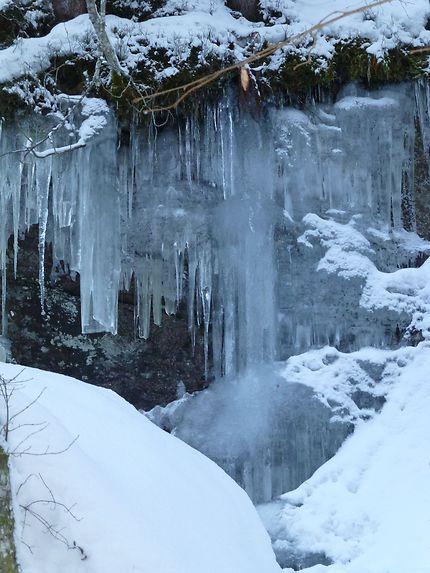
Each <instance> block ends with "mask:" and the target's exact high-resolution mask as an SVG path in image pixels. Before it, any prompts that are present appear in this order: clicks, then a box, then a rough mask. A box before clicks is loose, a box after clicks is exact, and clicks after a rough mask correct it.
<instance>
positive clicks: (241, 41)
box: [0, 0, 430, 83]
mask: <svg viewBox="0 0 430 573" xmlns="http://www.w3.org/2000/svg"><path fill="white" fill-rule="evenodd" d="M369 3H370V2H350V1H349V0H307V1H302V0H300V1H297V0H264V1H263V2H262V3H261V4H262V8H263V11H266V12H267V11H270V10H275V11H277V12H280V13H281V14H282V17H281V18H278V20H277V21H276V22H275V23H274V24H273V25H265V24H264V23H263V22H249V21H248V20H246V19H245V18H243V17H235V15H234V14H233V13H232V12H231V11H230V10H229V9H228V8H226V6H225V5H224V2H223V1H222V0H211V1H208V0H195V1H194V2H187V1H185V0H179V1H177V2H176V1H175V2H168V3H167V4H166V6H165V7H164V8H163V9H161V10H160V11H158V12H156V13H155V14H154V16H155V17H153V18H151V19H150V20H147V21H145V22H134V21H131V20H128V19H125V18H119V17H116V16H108V17H107V19H106V25H107V29H108V33H109V34H110V36H111V40H112V42H113V43H114V45H115V46H116V49H117V52H118V54H119V56H120V59H121V61H122V63H123V64H124V65H126V66H127V68H128V69H129V70H130V71H132V70H133V68H134V67H135V66H136V65H137V64H138V63H139V62H141V61H142V60H145V59H146V58H147V57H148V54H147V53H148V51H149V50H150V49H151V48H156V49H157V48H165V49H166V51H167V53H166V55H167V57H168V58H169V61H170V65H168V66H167V67H165V69H162V70H159V71H158V75H157V78H158V79H160V80H161V79H162V78H163V77H164V76H165V75H166V74H167V76H171V75H173V74H174V73H176V71H177V69H176V67H175V65H176V64H180V63H181V62H182V61H183V60H184V59H186V58H187V57H188V56H189V55H190V50H191V48H192V47H198V48H200V50H201V53H200V56H199V57H200V58H201V60H202V63H203V62H204V60H205V58H206V57H207V56H208V55H216V56H218V57H220V58H225V57H226V56H228V55H232V56H233V57H235V58H236V59H238V60H240V59H243V58H245V57H247V56H248V55H250V53H252V52H253V51H256V49H258V48H259V47H261V46H262V45H263V43H264V42H265V41H268V42H271V43H275V42H280V41H283V40H285V39H286V38H287V37H294V36H296V35H297V34H301V33H303V32H304V31H306V30H307V29H309V28H311V27H312V26H313V25H315V24H317V23H319V22H320V21H322V20H328V19H330V18H332V17H335V16H336V15H338V14H339V13H340V12H342V11H346V10H351V9H354V8H358V7H361V6H363V5H364V4H369ZM429 17H430V6H429V2H428V1H427V0H408V1H407V2H406V1H404V0H392V2H390V3H388V4H384V5H382V6H380V7H378V8H374V9H372V10H368V11H365V12H360V13H358V14H355V15H353V16H348V17H346V18H343V19H341V20H339V21H337V22H336V23H333V24H331V25H329V26H327V27H325V28H324V29H323V30H321V31H319V32H318V33H317V34H316V37H315V41H314V43H313V44H312V54H313V55H314V56H316V57H320V58H323V59H327V58H330V57H331V56H332V54H333V51H334V45H335V43H336V42H338V41H339V40H341V41H348V40H352V39H354V38H362V39H363V40H364V41H365V48H366V50H367V52H368V53H369V54H372V55H375V56H377V57H378V58H381V57H383V56H384V54H385V53H386V52H387V50H390V49H392V48H396V47H398V46H403V47H407V48H409V47H411V46H412V47H422V46H426V45H428V44H430V31H429V30H426V29H425V26H426V22H427V20H428V18H429ZM286 22H288V24H287V23H286ZM230 43H231V45H232V48H229V44H230ZM291 49H296V48H294V47H293V46H292V47H291V48H289V50H291ZM297 49H298V50H299V53H301V54H302V55H303V56H304V57H306V56H307V55H308V53H309V47H307V48H303V47H299V48H297ZM89 52H90V53H91V52H92V53H94V54H95V44H94V36H93V34H92V27H91V25H90V23H89V20H88V16H87V15H81V16H78V17H77V18H75V19H74V20H71V21H69V22H66V23H61V24H58V25H57V26H55V27H54V28H53V29H52V30H51V31H50V32H49V34H47V35H46V36H44V37H41V38H26V39H19V40H17V41H16V42H15V43H14V44H13V45H12V46H10V47H8V48H6V49H3V50H0V82H1V83H4V82H8V81H12V80H13V79H14V78H17V77H20V76H22V75H24V74H26V73H38V72H40V71H42V70H44V69H46V68H48V67H49V65H50V58H52V57H54V56H64V55H74V54H80V55H83V56H87V55H88V53H89ZM282 57H283V56H282V54H279V53H278V54H276V55H275V56H274V59H273V61H272V63H271V64H270V65H271V67H276V66H277V65H279V63H280V62H281V61H282ZM148 59H149V60H150V57H149V58H148ZM320 63H321V65H324V62H323V60H321V62H320Z"/></svg>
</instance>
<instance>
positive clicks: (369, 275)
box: [298, 213, 430, 338]
mask: <svg viewBox="0 0 430 573" xmlns="http://www.w3.org/2000/svg"><path fill="white" fill-rule="evenodd" d="M303 222H304V223H305V225H306V226H307V227H308V228H307V230H306V231H305V232H304V233H303V235H302V236H301V237H299V239H298V241H299V242H300V243H302V244H304V245H306V246H307V247H310V248H313V241H317V242H318V243H320V244H321V245H322V246H323V247H324V248H326V249H327V250H326V252H325V255H324V257H323V258H322V259H321V260H320V261H319V263H318V266H317V270H318V271H325V272H328V273H332V274H336V275H337V276H340V277H343V278H344V279H347V280H349V279H351V278H353V277H360V278H362V279H364V286H363V290H362V294H361V297H360V306H361V307H363V308H365V309H367V310H369V311H374V310H376V309H388V310H392V311H394V312H396V313H398V314H399V315H400V314H401V313H405V314H406V315H408V316H409V317H410V324H409V331H410V332H413V330H414V329H415V330H419V331H420V332H421V333H422V335H423V336H424V337H425V338H429V337H430V287H429V284H430V259H427V260H426V261H425V262H424V263H423V264H422V266H421V267H419V268H402V269H398V270H396V271H393V272H383V271H381V270H379V269H378V268H377V266H376V265H375V263H374V262H373V261H372V260H371V259H370V258H369V256H370V255H371V254H372V252H374V251H373V250H372V249H371V248H370V244H369V241H368V240H367V238H366V237H365V236H364V235H363V234H362V233H361V232H360V231H358V230H357V229H356V227H355V224H356V222H355V220H354V218H352V219H351V220H350V221H349V222H348V223H346V224H342V223H338V222H336V221H331V220H325V219H322V218H321V217H319V216H318V215H315V214H312V213H310V214H308V215H306V216H305V217H304V219H303ZM369 231H370V235H371V236H373V237H374V238H378V239H379V240H382V241H383V242H386V241H387V240H389V238H391V241H393V242H397V243H398V244H399V245H403V247H404V248H405V249H406V250H409V251H410V253H411V257H412V258H413V257H414V255H415V256H417V255H418V254H419V253H426V254H428V253H429V248H430V244H429V243H428V242H427V241H424V240H423V239H421V238H419V237H418V236H417V235H415V233H408V232H407V231H405V230H398V231H395V232H391V233H390V234H388V233H384V232H381V231H376V232H375V229H372V228H370V229H369Z"/></svg>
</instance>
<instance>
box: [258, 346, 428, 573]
mask: <svg viewBox="0 0 430 573" xmlns="http://www.w3.org/2000/svg"><path fill="white" fill-rule="evenodd" d="M409 352H410V354H412V355H413V358H412V359H411V360H410V361H409V362H407V363H406V362H405V366H404V368H403V369H402V370H401V372H400V373H399V375H398V377H397V380H396V381H395V382H394V384H393V386H392V388H391V391H390V392H389V393H388V397H387V403H386V405H385V406H384V407H383V409H382V411H381V413H380V414H379V415H377V416H375V417H374V418H373V419H372V420H371V421H370V422H367V423H362V424H361V425H359V427H358V428H357V429H356V431H355V433H354V434H353V435H352V436H351V437H350V438H349V439H348V440H347V441H346V442H345V444H344V445H343V447H342V448H341V449H340V450H339V452H338V453H337V454H336V455H335V456H334V457H333V458H332V459H331V460H329V461H328V462H327V463H326V464H324V465H323V466H322V467H321V468H320V469H319V470H318V471H317V472H315V474H314V475H313V476H312V477H311V478H310V479H309V480H308V481H306V482H305V483H304V484H302V485H301V486H300V487H299V488H298V489H296V490H295V491H293V492H290V493H287V494H285V495H284V496H282V497H281V502H280V504H281V507H280V506H279V504H278V505H275V504H274V505H269V506H265V507H263V508H262V511H261V513H262V516H263V517H264V519H265V521H266V524H267V526H268V527H269V529H271V531H272V534H273V535H274V537H277V539H278V541H277V542H276V543H275V546H276V544H277V545H278V546H279V547H282V546H283V548H284V550H291V551H297V550H298V551H301V552H304V553H306V552H310V553H313V554H315V553H321V554H325V555H326V556H327V557H328V558H329V559H331V560H332V561H333V562H334V564H333V565H331V566H327V567H326V566H323V565H318V566H315V567H311V568H309V569H307V570H308V571H309V572H311V571H312V573H388V572H389V573H405V572H406V571H407V572H408V573H428V571H429V567H430V565H429V564H430V546H429V538H430V517H429V516H430V492H429V488H428V484H429V483H430V463H429V456H428V444H429V440H430V417H429V414H428V413H429V411H430V385H429V383H428V372H429V366H430V346H429V344H428V343H424V344H422V345H420V346H419V347H417V348H416V349H410V351H409Z"/></svg>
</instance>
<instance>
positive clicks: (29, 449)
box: [0, 364, 279, 573]
mask: <svg viewBox="0 0 430 573" xmlns="http://www.w3.org/2000/svg"><path fill="white" fill-rule="evenodd" d="M21 370H22V368H21V367H19V366H14V365H10V364H1V365H0V373H1V374H2V375H3V376H4V377H6V378H12V377H13V376H16V375H17V374H19V373H20V372H21ZM17 380H22V381H25V382H23V383H22V384H21V383H19V384H17V383H14V384H15V385H14V387H15V391H14V394H13V398H12V402H11V404H12V415H13V413H15V412H18V411H20V410H22V409H23V408H25V407H26V406H27V405H28V404H29V403H31V402H32V401H33V400H34V399H35V398H36V397H37V396H38V395H39V394H40V393H41V392H42V391H43V393H42V395H41V396H40V398H39V399H38V400H36V402H35V403H34V404H33V405H32V406H31V407H29V408H28V409H26V410H25V411H24V412H23V413H22V414H20V415H18V416H17V417H16V418H15V419H14V421H13V424H12V428H13V429H12V431H11V432H10V435H9V444H8V447H9V450H11V451H15V455H13V456H11V458H10V463H11V478H12V485H13V494H14V496H15V507H14V511H15V516H16V522H17V523H16V536H17V549H18V555H19V560H20V562H21V564H22V570H23V573H41V572H42V571H43V573H57V572H58V571H62V572H63V573H77V572H79V571H82V572H85V573H118V572H121V571H124V572H127V573H131V572H132V571H136V572H139V571H141V572H145V573H202V572H205V573H242V572H243V573H263V572H264V573H271V572H273V573H275V572H276V571H279V566H278V565H277V564H276V562H275V559H274V555H273V552H272V550H271V547H270V542H269V539H268V536H267V534H266V532H265V531H264V529H263V526H262V525H261V523H260V521H259V519H258V516H257V514H256V513H255V510H254V508H253V507H252V504H251V502H250V500H249V499H248V497H247V496H246V495H245V493H244V492H243V491H242V490H241V489H240V488H239V487H238V486H237V485H236V484H235V483H234V482H233V481H232V480H231V479H230V478H228V477H227V475H226V474H225V473H224V472H223V471H222V470H221V469H219V468H218V467H217V466H216V465H215V464H214V463H212V462H211V461H210V460H208V459H207V458H205V457H204V456H203V455H201V454H200V453H198V452H197V451H195V450H193V449H192V448H190V447H189V446H187V445H185V444H184V443H182V442H180V441H179V440H177V439H176V438H174V437H172V436H170V435H169V434H167V433H165V432H163V431H162V430H160V429H159V428H157V427H156V426H155V425H153V424H152V423H151V422H149V421H148V420H147V419H146V418H145V417H144V416H142V415H141V414H139V413H138V412H137V411H136V410H135V409H134V408H133V407H132V406H130V405H129V404H128V403H126V402H125V401H124V400H122V399H121V398H120V397H119V396H117V395H116V394H114V393H113V392H111V391H109V390H104V389H101V388H97V387H94V386H91V385H87V384H84V383H83V382H79V381H78V380H74V379H71V378H68V377H65V376H61V375H58V374H51V373H48V372H42V371H39V370H35V369H31V368H25V370H24V371H23V372H22V373H21V374H19V376H18V378H17ZM44 389H45V390H44ZM1 408H2V410H0V412H1V416H2V419H4V408H3V404H2V405H1ZM29 424H36V425H29ZM37 424H42V425H37ZM77 436H79V437H78V438H77V439H76V441H75V442H74V443H73V444H72V445H71V446H70V447H69V448H67V446H68V445H69V444H70V443H71V442H73V440H75V438H76V437H77ZM64 449H66V451H64V452H63V453H58V454H56V453H55V452H60V451H62V450H64ZM44 452H45V453H46V454H45V455H38V454H42V453H44ZM19 454H21V455H19ZM45 484H46V485H45ZM51 492H52V495H53V496H54V497H55V499H56V500H57V502H58V503H62V504H65V505H66V506H67V507H70V506H73V508H72V512H73V514H74V515H75V516H76V517H77V518H78V519H79V521H76V520H75V519H73V517H72V516H71V515H70V514H69V513H68V512H67V511H65V509H64V508H63V507H62V506H60V505H58V504H55V503H53V501H52V498H51ZM39 500H46V503H41V502H40V501H39ZM29 504H30V505H29ZM20 506H27V507H30V509H31V510H33V511H34V513H36V514H38V515H39V517H41V518H42V519H44V520H46V522H47V523H49V524H50V525H51V526H52V527H53V528H54V530H55V532H57V537H60V540H56V539H54V538H53V536H52V535H50V534H49V533H47V531H46V528H45V527H44V526H43V524H42V523H41V520H40V519H38V518H37V516H34V515H31V514H30V512H28V511H27V515H26V519H25V521H24V513H25V512H24V510H23V509H22V507H20ZM61 540H62V541H66V542H67V543H68V544H69V546H70V547H71V549H69V550H68V549H67V547H66V545H65V544H64V543H62V542H61ZM75 544H76V548H75ZM29 548H31V551H30V550H29ZM74 548H75V549H74ZM79 548H81V549H82V550H81V549H79ZM83 557H86V558H84V559H83Z"/></svg>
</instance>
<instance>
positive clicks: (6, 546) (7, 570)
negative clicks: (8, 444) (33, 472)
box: [0, 448, 19, 573]
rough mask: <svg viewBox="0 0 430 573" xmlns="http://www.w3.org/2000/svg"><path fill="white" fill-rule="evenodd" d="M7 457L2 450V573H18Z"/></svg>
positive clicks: (0, 541) (0, 458)
mask: <svg viewBox="0 0 430 573" xmlns="http://www.w3.org/2000/svg"><path fill="white" fill-rule="evenodd" d="M18 571H19V568H18V565H17V562H16V554H15V543H14V522H13V516H12V511H11V494H10V482H9V468H8V461H7V455H6V454H5V452H4V451H3V450H2V448H0V573H18Z"/></svg>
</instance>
